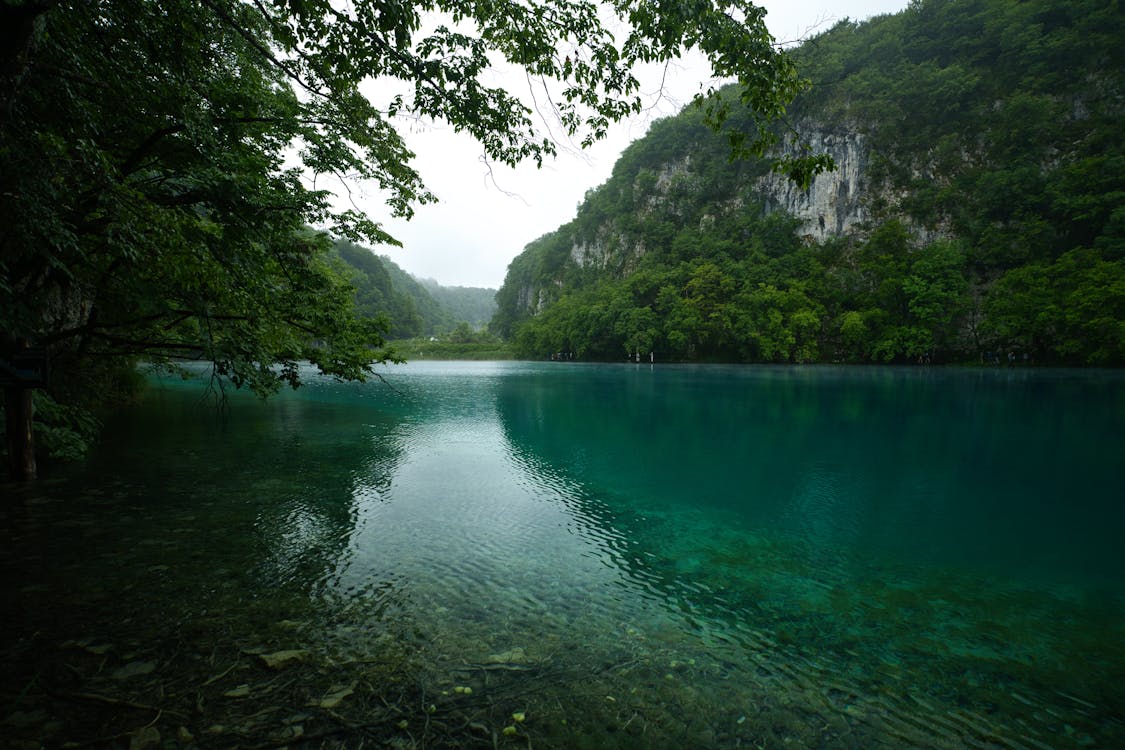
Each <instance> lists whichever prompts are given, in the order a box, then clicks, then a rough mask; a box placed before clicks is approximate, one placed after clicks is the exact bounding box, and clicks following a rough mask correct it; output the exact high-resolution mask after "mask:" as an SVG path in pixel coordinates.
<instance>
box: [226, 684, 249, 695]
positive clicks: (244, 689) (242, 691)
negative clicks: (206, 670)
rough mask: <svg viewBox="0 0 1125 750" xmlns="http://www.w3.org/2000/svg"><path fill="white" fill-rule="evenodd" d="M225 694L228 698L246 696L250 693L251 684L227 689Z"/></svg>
mask: <svg viewBox="0 0 1125 750" xmlns="http://www.w3.org/2000/svg"><path fill="white" fill-rule="evenodd" d="M223 695H225V696H226V697H228V698H245V697H246V696H248V695H250V686H249V685H239V686H238V687H236V688H232V689H230V690H228V691H226V692H225V693H223Z"/></svg>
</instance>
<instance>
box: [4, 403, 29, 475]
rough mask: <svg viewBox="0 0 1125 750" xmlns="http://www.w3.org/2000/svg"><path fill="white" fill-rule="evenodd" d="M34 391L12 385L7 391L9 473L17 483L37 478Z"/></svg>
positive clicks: (5, 404) (5, 407)
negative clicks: (32, 398) (32, 394)
mask: <svg viewBox="0 0 1125 750" xmlns="http://www.w3.org/2000/svg"><path fill="white" fill-rule="evenodd" d="M34 408H35V407H34V405H33V404H32V402H31V389H30V388H21V387H19V386H8V387H7V388H5V389H4V433H5V436H6V438H7V444H8V473H9V475H10V476H11V478H12V480H13V481H16V482H27V481H31V480H33V479H35V478H36V466H35V437H34V435H33V433H32V427H31V417H32V414H33V413H34Z"/></svg>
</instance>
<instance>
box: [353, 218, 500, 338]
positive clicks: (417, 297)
mask: <svg viewBox="0 0 1125 750" xmlns="http://www.w3.org/2000/svg"><path fill="white" fill-rule="evenodd" d="M333 254H334V255H336V256H337V257H338V258H339V259H340V260H342V261H343V262H344V264H345V266H344V267H343V272H344V274H345V275H346V276H347V278H348V279H349V281H350V282H351V283H352V285H353V286H354V287H355V290H356V292H355V309H356V312H357V313H358V314H359V315H361V316H364V317H367V318H379V317H384V318H385V319H386V323H387V326H388V329H387V331H388V332H387V335H388V336H389V337H390V338H392V339H406V338H414V337H417V336H435V335H441V334H446V333H449V332H451V331H453V330H455V329H456V328H457V326H458V324H460V323H465V324H467V325H468V326H469V327H470V328H474V329H477V328H482V327H484V326H485V325H486V324H487V323H488V321H489V319H490V318H491V317H492V314H493V312H494V311H495V309H496V299H495V297H496V290H495V289H479V288H475V287H446V286H442V285H441V284H438V283H437V282H436V281H433V280H430V279H427V280H424V281H419V280H418V279H415V278H414V277H413V276H411V275H410V274H408V273H407V272H406V271H404V270H402V269H401V268H400V267H399V266H398V265H397V264H396V263H394V262H393V261H392V260H391V259H390V258H388V257H386V256H378V255H375V253H374V252H372V251H371V250H370V249H369V248H366V247H364V246H362V245H357V244H356V243H354V242H351V241H349V240H336V241H335V242H334V243H333Z"/></svg>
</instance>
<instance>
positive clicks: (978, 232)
mask: <svg viewBox="0 0 1125 750" xmlns="http://www.w3.org/2000/svg"><path fill="white" fill-rule="evenodd" d="M793 55H794V57H795V59H796V60H797V63H798V66H799V69H800V70H801V71H802V74H803V75H804V76H805V77H806V78H807V79H808V80H809V81H810V84H811V85H810V87H809V89H808V90H807V91H806V92H804V93H803V94H802V95H801V96H799V97H798V99H797V100H796V101H795V102H794V103H793V105H792V106H791V107H790V111H789V114H788V117H787V122H786V123H785V126H784V127H783V128H779V131H778V134H779V143H778V145H777V146H776V147H775V149H774V151H773V153H771V154H769V155H768V157H769V158H763V159H756V160H754V159H750V160H738V161H731V159H730V158H729V156H730V145H729V142H728V138H729V136H730V134H731V133H735V134H737V133H738V132H740V131H748V130H749V128H750V127H751V123H750V122H749V121H748V119H747V116H746V115H745V114H744V113H742V112H740V111H739V110H738V109H737V108H735V109H734V110H732V113H731V115H730V117H729V119H728V120H727V121H726V123H725V125H724V132H719V133H716V132H714V131H713V130H711V129H710V128H709V127H708V126H707V125H706V124H705V118H704V113H703V112H701V111H699V110H697V109H695V108H688V109H685V110H684V111H683V112H681V113H680V114H679V115H678V116H676V117H672V118H668V119H664V120H660V121H657V122H655V123H654V124H653V125H652V127H651V128H650V131H649V133H648V134H647V135H646V136H645V137H644V138H642V139H641V140H639V141H637V142H635V143H634V144H632V145H631V146H630V147H629V148H628V149H626V150H625V152H624V153H623V154H622V156H621V158H620V160H619V161H618V162H617V164H616V165H615V167H614V170H613V173H612V176H611V177H610V179H609V180H608V181H607V182H606V183H604V184H603V185H601V186H599V187H598V188H596V189H594V190H591V191H589V192H588V193H587V195H586V198H585V200H584V201H583V203H582V205H581V206H580V207H579V210H578V213H577V215H576V216H575V218H574V219H573V220H572V221H571V222H569V223H567V224H566V225H564V226H562V227H560V228H559V229H557V230H555V231H554V232H551V233H549V234H547V235H544V236H543V237H540V238H539V239H537V240H535V241H534V242H532V243H530V244H529V245H528V246H527V247H526V248H525V250H524V251H523V253H521V254H520V255H519V256H518V257H517V258H516V259H515V260H513V262H512V264H511V265H510V266H509V268H508V274H507V277H506V279H505V281H504V284H503V286H502V287H501V289H500V291H499V292H498V294H497V301H498V305H499V307H498V309H497V312H496V315H495V316H494V317H493V320H492V323H491V326H492V329H493V330H494V331H495V332H497V333H498V334H500V335H502V336H504V337H507V338H510V339H511V340H512V341H513V343H514V345H515V347H516V349H517V351H518V352H520V353H521V354H523V355H524V356H531V357H540V356H544V355H546V354H547V353H549V352H554V351H560V350H561V351H571V352H575V353H576V354H577V355H578V356H580V357H584V358H595V359H619V358H621V357H624V356H626V355H627V354H630V353H636V352H642V353H647V352H650V351H654V352H656V356H657V357H658V358H662V359H674V360H704V361H707V360H710V361H746V362H811V361H847V362H888V361H916V360H919V359H925V360H938V361H994V359H995V357H997V356H998V353H999V356H1001V357H1002V358H1004V359H1007V358H1008V354H1009V353H1011V355H1012V356H1014V357H1015V358H1017V359H1018V360H1019V361H1022V360H1023V359H1024V357H1025V355H1026V357H1027V358H1028V359H1029V360H1033V361H1035V362H1040V363H1064V364H1123V363H1125V144H1123V139H1122V133H1125V127H1123V126H1125V119H1123V117H1122V114H1123V109H1125V89H1123V85H1122V84H1123V80H1122V73H1123V71H1125V14H1122V13H1121V12H1120V10H1119V8H1118V3H1116V2H1113V1H1111V0H1074V1H1071V2H1059V1H1058V0H1024V1H1023V2H1011V1H1010V0H940V1H939V0H915V2H914V3H912V4H911V5H910V7H909V8H907V9H906V10H905V11H903V12H901V13H899V14H895V15H887V16H880V17H876V18H873V19H871V20H869V21H867V22H864V23H854V22H851V21H842V22H840V23H839V24H837V25H836V26H834V27H833V28H831V29H830V30H828V31H827V32H825V33H823V34H821V35H819V36H817V37H815V38H813V39H810V40H808V41H807V42H805V43H804V44H803V45H801V47H799V48H798V49H796V50H794V52H793ZM798 144H804V146H801V145H798ZM805 146H807V147H811V148H812V149H813V150H814V151H816V152H821V153H827V154H829V155H830V156H831V157H832V158H833V160H834V162H835V165H836V169H835V170H833V171H830V172H826V173H823V174H820V175H818V176H817V177H816V178H815V179H814V180H813V181H812V183H811V185H810V186H809V188H808V189H807V190H802V189H801V188H800V187H799V186H798V185H797V184H795V183H793V182H791V181H789V180H788V179H786V178H784V177H782V176H780V175H779V174H775V173H773V172H771V171H770V159H777V158H784V157H786V156H793V155H797V154H799V153H803V151H802V148H803V147H805Z"/></svg>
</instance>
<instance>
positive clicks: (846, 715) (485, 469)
mask: <svg viewBox="0 0 1125 750" xmlns="http://www.w3.org/2000/svg"><path fill="white" fill-rule="evenodd" d="M385 376H386V378H387V381H388V383H389V386H388V385H384V384H382V383H380V382H373V383H370V384H364V385H357V384H340V383H335V382H332V381H330V380H327V379H316V378H314V379H313V380H312V381H311V383H310V384H309V386H307V387H306V388H302V389H301V390H300V391H298V392H296V393H288V394H283V395H282V396H280V397H278V398H277V399H275V400H271V401H270V402H267V403H264V404H263V403H261V402H259V401H257V400H256V399H253V398H252V397H243V396H242V395H241V394H235V395H234V396H233V397H232V399H231V403H230V409H229V411H228V412H226V413H225V415H221V416H220V415H218V414H216V413H215V411H214V409H213V407H212V406H208V405H206V404H204V403H201V402H200V395H201V389H200V385H199V383H198V382H196V381H187V382H179V381H171V380H166V381H160V382H159V383H158V384H157V385H156V386H154V388H153V389H152V391H151V392H150V393H149V396H148V398H147V399H146V401H145V402H144V403H143V404H142V405H141V406H140V407H138V408H136V409H134V410H132V411H130V412H129V413H126V414H122V415H120V417H119V418H117V419H115V420H113V421H112V422H111V423H110V424H109V425H108V439H107V441H106V444H105V445H104V447H103V448H101V449H100V450H99V451H98V452H97V453H96V455H94V456H93V457H92V458H91V459H90V460H89V461H88V462H87V464H86V465H85V466H84V467H83V468H81V469H79V470H75V471H74V472H73V474H72V475H70V476H67V477H64V478H61V479H59V480H56V481H50V482H45V483H42V484H41V485H39V486H37V487H34V488H32V489H30V490H27V489H25V490H17V488H14V487H12V486H10V485H9V486H8V488H6V492H7V491H10V492H11V494H12V495H13V496H14V498H15V502H13V503H8V504H7V508H6V510H5V511H4V514H5V517H4V519H3V520H4V524H3V527H4V529H5V538H4V539H3V541H4V542H5V545H4V551H3V552H2V553H0V561H2V562H3V572H4V584H5V587H6V590H8V591H11V592H13V594H12V600H13V603H14V604H15V605H16V606H15V607H14V608H13V610H12V611H13V612H16V613H17V614H16V615H14V616H12V617H10V618H9V619H8V620H7V621H6V623H5V625H4V626H3V631H0V632H2V634H3V636H4V639H5V644H7V645H6V647H5V650H4V652H3V658H4V661H5V662H6V663H5V664H4V665H3V666H5V667H7V670H6V671H7V673H8V674H9V678H8V679H7V681H6V684H5V686H4V691H5V702H6V703H9V704H10V705H13V706H15V711H14V713H13V714H12V715H15V716H17V721H15V722H14V723H13V722H12V721H11V720H10V719H11V716H9V720H8V725H9V729H10V732H15V736H26V735H31V734H39V735H44V734H46V735H47V736H48V739H50V740H51V741H54V742H58V743H61V742H63V741H68V740H70V741H89V740H90V739H91V737H90V736H88V735H89V733H90V732H93V731H94V730H93V729H91V727H92V726H95V725H96V726H97V727H98V732H99V733H98V734H96V735H95V736H98V737H101V736H118V741H119V742H120V743H123V744H125V745H127V744H128V742H127V741H126V739H127V735H128V733H129V732H135V731H138V730H137V727H140V726H142V725H144V724H146V723H147V722H148V721H150V720H152V721H153V722H155V723H154V724H153V726H154V727H157V728H160V731H161V736H162V737H163V738H164V740H165V741H166V742H167V743H172V744H173V745H174V744H175V743H176V742H179V744H181V745H190V744H191V741H188V740H187V739H185V735H177V731H178V729H179V728H181V727H183V728H184V729H186V730H187V731H188V733H189V735H191V736H194V737H203V738H207V741H209V742H210V743H211V744H214V745H218V746H229V745H232V744H239V743H242V744H249V745H253V744H255V743H256V742H258V741H262V742H263V743H265V742H270V741H275V740H276V738H277V737H284V736H287V735H284V734H283V732H285V731H294V730H293V727H294V726H300V727H302V730H301V731H302V732H304V733H305V734H304V735H299V736H304V737H306V738H309V739H307V740H306V741H307V742H308V744H309V745H310V746H320V744H319V743H322V742H327V741H330V742H338V743H343V744H345V745H347V746H359V745H360V744H362V743H363V742H368V743H371V742H372V741H375V742H376V743H378V742H390V743H392V744H395V743H397V744H398V745H400V746H404V747H408V746H411V744H410V743H414V744H415V745H416V746H434V747H442V746H473V745H477V744H479V745H481V746H492V745H493V744H496V745H508V744H510V745H513V746H519V747H523V746H529V745H531V744H532V743H534V745H535V746H539V747H544V746H545V747H711V746H724V747H738V746H742V747H759V746H760V747H828V748H831V747H856V748H872V747H886V748H897V747H933V748H955V747H974V748H1043V747H1053V748H1066V747H1106V748H1109V747H1121V746H1125V724H1123V721H1125V618H1123V615H1125V547H1123V546H1122V541H1121V540H1122V531H1123V530H1125V510H1123V507H1122V500H1123V499H1125V494H1123V493H1122V490H1121V488H1122V487H1123V486H1125V465H1123V464H1122V462H1121V460H1120V459H1121V455H1122V453H1123V451H1122V448H1123V445H1125V441H1123V436H1122V425H1123V424H1125V375H1122V374H1120V373H1111V372H1069V371H1028V370H1019V369H1015V370H1009V369H991V370H934V369H929V368H925V369H923V368H908V369H894V368H886V369H874V368H826V367H815V368H812V367H810V368H771V367H720V366H714V367H686V366H684V367H681V366H665V367H660V366H657V367H651V366H648V365H641V366H634V365H590V364H576V363H544V364H526V363H523V364H521V363H415V364H410V365H407V366H404V367H395V368H390V369H388V370H387V371H385ZM103 648H105V649H106V650H104V651H102V652H101V654H97V652H98V651H99V650H101V649H103ZM68 649H69V650H68ZM281 650H301V651H303V652H307V654H308V656H306V657H304V661H302V663H301V664H300V665H299V666H296V667H293V668H292V671H291V674H293V675H294V677H293V679H291V680H289V682H288V683H287V682H286V681H285V680H283V679H282V677H283V676H284V675H285V674H286V672H285V671H282V672H280V673H279V674H278V675H277V676H274V675H273V673H272V672H269V671H265V672H262V671H261V670H262V667H261V665H260V664H255V663H254V655H256V654H258V653H260V652H271V651H281ZM93 655H96V656H97V657H98V658H99V659H101V662H100V663H95V662H96V661H97V660H96V659H94V658H93ZM224 659H225V661H224ZM68 660H69V661H68ZM130 664H151V665H153V666H152V670H151V672H147V673H146V675H147V676H142V677H137V678H128V677H120V676H119V677H118V678H113V674H118V675H121V674H122V673H121V672H119V671H118V672H115V671H114V670H120V669H122V668H124V667H127V666H128V665H130ZM227 665H229V673H228V674H222V671H223V669H225V668H227ZM255 670H258V671H255ZM55 671H58V672H59V674H60V675H62V676H60V677H58V678H57V679H59V680H63V679H65V680H70V683H66V685H69V687H66V688H65V689H64V687H60V686H59V685H58V684H54V683H51V680H52V679H55V678H54V677H53V675H54V672H55ZM125 674H128V673H127V672H126V673H125ZM75 675H77V676H75ZM298 676H299V679H298ZM203 677H206V680H204V679H203ZM75 680H79V682H78V683H75V684H71V683H74V681H75ZM130 680H132V681H130ZM279 681H280V682H279ZM278 684H285V685H286V687H285V693H284V696H281V695H280V694H279V693H278V692H277V688H276V686H277V685H278ZM45 685H48V686H51V688H50V690H48V689H46V687H43V686H45ZM241 686H246V688H247V690H249V691H250V692H251V697H252V698H253V699H254V700H253V702H252V703H251V699H246V700H244V701H243V702H242V703H238V702H237V700H242V699H241V698H239V699H237V700H236V699H234V698H232V697H231V696H230V693H232V692H233V693H234V694H236V695H237V694H238V690H239V688H240V687H241ZM341 686H344V687H345V688H347V689H351V690H352V691H353V692H352V693H350V694H349V696H348V697H347V698H344V699H342V700H341V702H340V703H339V705H338V706H336V707H334V708H332V709H331V710H328V709H325V708H324V707H323V706H321V705H320V704H318V703H317V701H318V700H321V697H322V696H324V695H326V694H327V695H331V694H333V693H332V690H333V689H336V690H337V691H339V690H340V689H341ZM40 687H43V689H42V690H40ZM466 688H468V689H469V690H468V691H467V690H465V689H466ZM66 690H70V694H71V695H72V696H73V695H74V694H75V693H82V694H86V693H95V694H97V695H100V696H103V697H105V696H107V695H108V696H113V698H114V700H115V701H117V702H116V703H111V702H106V701H102V702H101V704H99V708H98V709H97V712H94V709H93V707H92V706H89V705H87V706H86V709H87V714H83V715H82V718H81V721H79V719H77V718H74V717H71V716H69V715H66V714H64V713H63V712H61V711H60V709H59V708H58V706H57V705H56V703H54V702H52V700H53V699H57V696H58V695H59V694H60V693H65V692H66ZM302 690H303V691H304V692H301V691H302ZM52 696H53V699H52ZM318 696H320V697H318ZM189 697H190V700H189ZM196 698H198V699H199V700H198V701H196ZM204 699H206V700H204ZM123 701H128V702H130V703H133V704H139V705H144V706H149V707H154V708H158V709H164V710H163V711H162V712H161V715H160V716H159V717H158V718H157V719H153V716H152V715H151V714H150V715H138V716H131V715H129V714H128V710H135V711H139V709H129V708H128V707H126V708H124V709H123V708H122V705H123V704H122V702H123ZM86 702H87V703H92V701H90V700H87V701H86ZM197 702H198V703H199V704H200V705H201V706H202V707H200V705H195V704H196V703H197ZM310 706H311V707H310ZM251 707H252V708H253V710H251ZM391 708H393V709H394V713H393V717H391V716H390V714H389V713H388V712H389V711H390V709H391ZM36 711H38V712H39V713H38V714H36ZM349 711H350V713H349ZM380 711H381V712H383V713H388V717H390V718H388V719H387V720H386V721H382V720H380V721H379V722H374V721H372V720H371V719H370V716H371V715H372V713H373V712H380ZM91 712H93V713H97V715H92V713H91ZM513 714H520V715H522V718H523V721H517V720H516V719H514V718H512V716H513ZM28 715H30V716H31V717H32V718H31V719H28V718H27V716H28ZM380 715H382V714H380ZM364 716H366V717H368V718H367V719H364V718H363V717H364ZM294 717H297V718H294ZM391 718H393V721H392V720H391ZM0 720H3V717H0ZM21 722H22V723H21ZM97 722H100V724H98V723H97ZM365 722H366V723H365ZM400 722H401V724H400ZM134 725H135V726H134ZM11 727H15V729H11ZM21 727H22V728H21ZM216 727H218V728H217V729H216ZM505 727H508V728H509V730H510V731H508V733H507V734H505V733H504V731H503V730H504V728H505ZM21 731H22V732H24V735H20V732H21ZM115 732H116V733H117V735H115V734H114V733H115ZM318 733H319V734H318ZM122 737H125V738H126V739H121V738H122ZM177 737H178V739H173V738H177ZM248 738H254V741H249V740H248Z"/></svg>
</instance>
